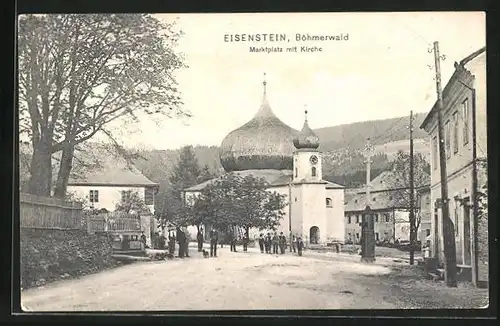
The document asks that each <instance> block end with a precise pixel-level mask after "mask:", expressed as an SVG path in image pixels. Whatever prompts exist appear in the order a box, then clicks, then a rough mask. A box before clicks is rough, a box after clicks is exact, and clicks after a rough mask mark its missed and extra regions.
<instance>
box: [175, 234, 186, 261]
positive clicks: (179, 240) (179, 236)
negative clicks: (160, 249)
mask: <svg viewBox="0 0 500 326" xmlns="http://www.w3.org/2000/svg"><path fill="white" fill-rule="evenodd" d="M175 238H176V239H177V243H178V244H179V258H184V254H185V253H186V250H185V249H184V247H185V246H186V234H185V233H184V232H183V231H182V230H181V228H179V227H178V228H177V235H176V237H175Z"/></svg>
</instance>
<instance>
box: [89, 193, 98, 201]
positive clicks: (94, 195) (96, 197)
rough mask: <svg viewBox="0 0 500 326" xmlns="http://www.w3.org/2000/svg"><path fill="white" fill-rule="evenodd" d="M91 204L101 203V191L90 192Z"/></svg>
mask: <svg viewBox="0 0 500 326" xmlns="http://www.w3.org/2000/svg"><path fill="white" fill-rule="evenodd" d="M89 202H91V203H98V202H99V190H90V191H89Z"/></svg>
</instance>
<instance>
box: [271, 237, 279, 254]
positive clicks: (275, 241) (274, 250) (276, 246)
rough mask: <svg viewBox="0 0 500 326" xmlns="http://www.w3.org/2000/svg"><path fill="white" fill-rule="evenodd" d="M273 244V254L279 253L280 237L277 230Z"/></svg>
mask: <svg viewBox="0 0 500 326" xmlns="http://www.w3.org/2000/svg"><path fill="white" fill-rule="evenodd" d="M272 244H273V254H277V253H278V244H279V238H278V233H277V232H274V236H273V240H272Z"/></svg>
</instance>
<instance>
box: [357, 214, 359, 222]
mask: <svg viewBox="0 0 500 326" xmlns="http://www.w3.org/2000/svg"><path fill="white" fill-rule="evenodd" d="M356 223H359V215H356Z"/></svg>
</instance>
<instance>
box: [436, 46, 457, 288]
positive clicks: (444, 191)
mask: <svg viewBox="0 0 500 326" xmlns="http://www.w3.org/2000/svg"><path fill="white" fill-rule="evenodd" d="M440 60H441V57H440V55H439V43H438V42H437V41H436V42H434V64H435V66H434V67H435V69H436V92H437V96H438V101H437V113H438V138H439V168H440V174H441V203H440V204H441V217H442V218H441V220H442V224H443V240H444V256H445V281H446V285H447V286H449V287H457V257H456V247H455V234H454V230H453V224H452V222H451V220H450V211H449V200H448V182H447V172H446V153H445V151H446V149H445V140H444V126H443V94H442V90H441V66H440Z"/></svg>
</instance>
